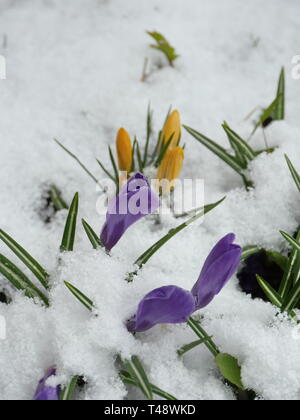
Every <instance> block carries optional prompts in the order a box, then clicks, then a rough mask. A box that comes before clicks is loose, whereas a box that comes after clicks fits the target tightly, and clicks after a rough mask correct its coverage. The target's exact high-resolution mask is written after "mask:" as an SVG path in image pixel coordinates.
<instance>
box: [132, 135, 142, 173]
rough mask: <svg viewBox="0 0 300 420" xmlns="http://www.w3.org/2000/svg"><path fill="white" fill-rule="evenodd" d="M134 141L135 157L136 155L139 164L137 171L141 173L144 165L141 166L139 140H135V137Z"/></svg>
mask: <svg viewBox="0 0 300 420" xmlns="http://www.w3.org/2000/svg"><path fill="white" fill-rule="evenodd" d="M134 142H135V144H136V157H137V161H138V165H139V171H140V172H141V173H143V172H144V167H143V159H142V153H141V149H140V145H139V142H138V141H137V139H136V138H135V140H134Z"/></svg>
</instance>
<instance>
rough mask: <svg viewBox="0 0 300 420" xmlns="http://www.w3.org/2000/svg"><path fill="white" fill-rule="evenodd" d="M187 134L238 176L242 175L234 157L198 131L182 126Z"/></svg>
mask: <svg viewBox="0 0 300 420" xmlns="http://www.w3.org/2000/svg"><path fill="white" fill-rule="evenodd" d="M183 127H184V128H185V129H186V131H187V132H188V133H190V134H191V135H192V136H193V137H194V138H195V139H196V140H198V141H199V142H200V143H202V144H203V145H204V146H205V147H207V148H208V149H209V150H210V151H211V152H213V153H214V154H215V155H217V156H218V157H219V158H220V159H222V160H223V161H224V162H225V163H227V165H229V166H230V167H231V168H232V169H234V170H235V171H236V172H237V173H238V174H239V175H242V174H243V168H242V166H241V165H240V164H239V163H238V162H237V161H236V159H235V157H234V156H232V155H230V154H229V153H227V151H226V150H225V149H224V148H223V147H221V146H219V145H218V144H217V143H215V142H214V141H212V140H210V139H209V138H208V137H205V136H204V135H203V134H201V133H199V132H198V131H196V130H194V129H193V128H190V127H187V126H186V125H183Z"/></svg>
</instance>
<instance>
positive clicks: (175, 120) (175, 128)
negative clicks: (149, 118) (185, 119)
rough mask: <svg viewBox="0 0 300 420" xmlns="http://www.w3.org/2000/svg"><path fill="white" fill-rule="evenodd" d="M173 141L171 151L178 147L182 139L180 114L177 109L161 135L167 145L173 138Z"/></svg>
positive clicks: (172, 113) (167, 120)
mask: <svg viewBox="0 0 300 420" xmlns="http://www.w3.org/2000/svg"><path fill="white" fill-rule="evenodd" d="M172 135H173V137H172V140H171V143H170V145H169V148H170V149H173V148H174V147H176V146H178V144H179V141H180V137H181V121H180V113H179V111H177V110H176V109H175V110H174V111H172V112H171V114H170V115H169V116H168V118H167V119H166V122H165V125H164V127H163V130H162V133H161V140H162V141H163V142H164V144H166V143H167V142H168V141H169V140H170V138H171V136H172Z"/></svg>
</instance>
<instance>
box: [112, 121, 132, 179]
mask: <svg viewBox="0 0 300 420" xmlns="http://www.w3.org/2000/svg"><path fill="white" fill-rule="evenodd" d="M116 149H117V155H118V164H119V170H120V171H124V172H127V173H130V171H131V167H132V145H131V140H130V136H129V134H128V132H127V131H126V130H125V128H120V130H119V131H118V133H117V138H116Z"/></svg>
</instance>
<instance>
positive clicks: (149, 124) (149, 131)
mask: <svg viewBox="0 0 300 420" xmlns="http://www.w3.org/2000/svg"><path fill="white" fill-rule="evenodd" d="M152 120H153V111H152V110H151V105H150V103H149V105H148V110H147V124H146V143H145V148H144V158H143V167H145V166H146V165H147V158H148V150H149V143H150V138H151V134H152Z"/></svg>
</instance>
